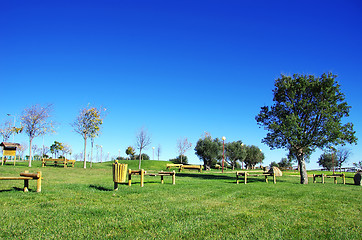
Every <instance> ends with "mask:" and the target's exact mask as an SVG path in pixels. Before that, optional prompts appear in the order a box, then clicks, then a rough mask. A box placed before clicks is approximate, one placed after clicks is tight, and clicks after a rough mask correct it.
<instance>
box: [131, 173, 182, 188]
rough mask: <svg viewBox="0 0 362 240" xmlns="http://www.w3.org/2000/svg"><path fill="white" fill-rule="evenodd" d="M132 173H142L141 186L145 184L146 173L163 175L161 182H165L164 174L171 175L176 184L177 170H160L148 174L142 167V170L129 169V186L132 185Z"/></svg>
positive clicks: (173, 182)
mask: <svg viewBox="0 0 362 240" xmlns="http://www.w3.org/2000/svg"><path fill="white" fill-rule="evenodd" d="M132 175H140V176H141V180H140V184H141V187H143V186H144V180H145V175H147V176H161V184H163V183H164V180H163V177H164V176H171V177H172V184H176V172H175V171H172V172H163V171H161V172H158V173H149V174H147V173H146V171H145V170H143V169H141V170H131V169H128V186H131V185H132Z"/></svg>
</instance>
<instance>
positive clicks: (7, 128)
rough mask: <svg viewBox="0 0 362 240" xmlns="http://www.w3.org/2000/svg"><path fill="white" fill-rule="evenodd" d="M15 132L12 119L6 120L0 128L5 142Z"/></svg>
mask: <svg viewBox="0 0 362 240" xmlns="http://www.w3.org/2000/svg"><path fill="white" fill-rule="evenodd" d="M12 133H13V127H12V126H11V122H10V121H5V122H4V123H3V125H2V126H1V128H0V135H1V136H3V142H7V141H8V139H9V138H10V136H11V134H12Z"/></svg>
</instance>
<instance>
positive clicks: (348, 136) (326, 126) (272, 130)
mask: <svg viewBox="0 0 362 240" xmlns="http://www.w3.org/2000/svg"><path fill="white" fill-rule="evenodd" d="M336 77H337V76H336V75H333V74H332V73H328V74H322V75H321V77H315V76H314V75H299V74H294V75H293V76H292V77H291V76H285V75H281V77H280V78H278V79H277V80H276V81H275V89H274V90H273V93H274V98H273V101H274V104H273V105H272V106H271V107H268V106H264V107H262V108H261V111H260V113H259V114H258V115H257V116H256V121H257V122H258V124H259V125H260V126H263V127H264V128H265V129H266V130H267V131H268V133H267V136H266V137H265V138H264V139H263V140H262V142H264V143H265V144H267V145H269V146H270V147H271V148H272V149H275V148H284V149H286V150H288V151H289V152H290V155H292V156H295V157H296V158H297V160H298V164H299V169H300V175H301V183H302V184H307V183H308V176H307V171H306V166H305V157H306V156H308V155H310V154H311V153H312V152H313V151H314V150H315V149H316V148H321V149H324V148H326V147H328V146H331V145H338V144H345V143H356V142H357V138H356V137H355V131H354V130H353V124H352V123H345V124H343V123H342V119H343V118H344V117H348V116H349V110H350V108H351V107H350V106H348V104H347V102H346V101H345V97H344V94H343V93H342V92H341V90H340V85H339V84H338V83H337V82H336V81H335V78H336Z"/></svg>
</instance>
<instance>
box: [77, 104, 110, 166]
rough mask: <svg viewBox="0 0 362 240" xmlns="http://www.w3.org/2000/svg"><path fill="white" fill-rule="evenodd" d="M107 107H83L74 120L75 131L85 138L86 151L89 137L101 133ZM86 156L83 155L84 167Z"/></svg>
mask: <svg viewBox="0 0 362 240" xmlns="http://www.w3.org/2000/svg"><path fill="white" fill-rule="evenodd" d="M104 111H105V109H101V108H100V109H97V108H95V107H89V106H88V107H87V108H83V109H82V110H81V111H80V113H79V115H78V116H77V118H76V120H75V121H74V122H73V124H72V126H73V128H74V131H75V132H76V133H78V134H80V135H81V136H82V137H83V139H84V151H83V152H84V153H86V152H87V151H86V150H87V139H88V138H91V139H94V138H95V137H97V136H98V135H99V134H100V128H101V125H102V124H103V118H104V116H103V112H104ZM86 156H87V154H84V156H83V167H84V168H86V167H87V165H86Z"/></svg>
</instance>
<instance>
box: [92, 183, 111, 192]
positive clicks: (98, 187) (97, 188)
mask: <svg viewBox="0 0 362 240" xmlns="http://www.w3.org/2000/svg"><path fill="white" fill-rule="evenodd" d="M89 187H90V188H94V189H96V190H98V191H103V192H111V191H113V189H111V188H105V187H102V186H98V185H93V184H91V185H89Z"/></svg>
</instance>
